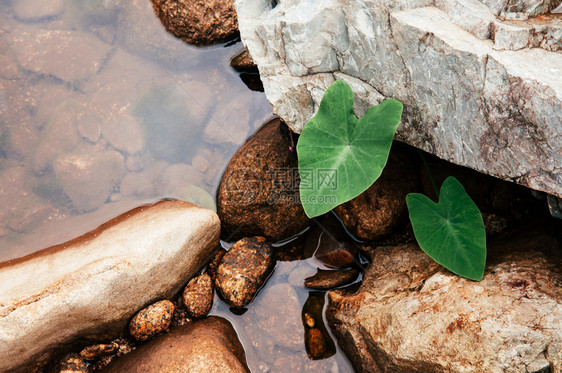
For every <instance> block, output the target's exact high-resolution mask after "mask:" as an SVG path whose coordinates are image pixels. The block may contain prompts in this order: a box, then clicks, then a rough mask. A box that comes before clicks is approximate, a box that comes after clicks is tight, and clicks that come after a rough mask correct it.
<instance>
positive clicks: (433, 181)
mask: <svg viewBox="0 0 562 373" xmlns="http://www.w3.org/2000/svg"><path fill="white" fill-rule="evenodd" d="M418 154H419V155H420V157H421V160H422V162H423V165H424V166H425V170H426V171H427V174H428V175H429V180H431V185H433V189H434V190H435V194H436V195H437V200H439V189H437V184H435V179H433V174H432V173H431V170H430V169H429V165H428V164H427V161H426V160H425V157H424V156H423V153H422V151H421V150H419V149H418Z"/></svg>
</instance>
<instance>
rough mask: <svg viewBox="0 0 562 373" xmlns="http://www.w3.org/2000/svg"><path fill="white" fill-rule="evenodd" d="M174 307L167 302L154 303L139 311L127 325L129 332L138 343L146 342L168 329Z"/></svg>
mask: <svg viewBox="0 0 562 373" xmlns="http://www.w3.org/2000/svg"><path fill="white" fill-rule="evenodd" d="M175 309H176V306H174V304H173V303H172V302H170V301H169V300H162V301H160V302H156V303H154V304H152V305H150V306H148V307H146V308H144V309H142V310H140V311H139V312H138V313H137V314H136V315H135V317H133V319H132V320H131V322H130V323H129V332H130V333H131V335H132V336H133V337H134V338H135V339H136V340H139V341H146V340H147V339H150V338H152V337H154V336H155V335H156V334H158V333H161V332H163V331H164V330H166V329H168V327H169V326H170V324H171V323H172V315H173V314H174V310H175Z"/></svg>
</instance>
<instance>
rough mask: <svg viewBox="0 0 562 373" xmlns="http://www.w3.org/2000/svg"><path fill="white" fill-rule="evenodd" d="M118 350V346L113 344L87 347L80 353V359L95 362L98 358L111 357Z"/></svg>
mask: <svg viewBox="0 0 562 373" xmlns="http://www.w3.org/2000/svg"><path fill="white" fill-rule="evenodd" d="M118 349H119V345H118V344H117V343H115V342H111V343H109V344H97V345H92V346H87V347H85V348H84V349H82V351H80V357H81V358H82V359H84V360H90V361H91V360H96V359H97V358H99V357H100V356H107V355H113V354H114V353H116V352H117V350H118Z"/></svg>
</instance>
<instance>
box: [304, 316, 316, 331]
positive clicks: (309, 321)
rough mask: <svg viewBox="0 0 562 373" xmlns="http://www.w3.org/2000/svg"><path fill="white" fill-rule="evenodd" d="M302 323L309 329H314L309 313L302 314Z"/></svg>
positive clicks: (312, 319) (312, 318)
mask: <svg viewBox="0 0 562 373" xmlns="http://www.w3.org/2000/svg"><path fill="white" fill-rule="evenodd" d="M304 322H305V323H306V325H307V326H308V327H309V328H314V323H315V322H314V317H312V315H311V314H310V313H305V314H304Z"/></svg>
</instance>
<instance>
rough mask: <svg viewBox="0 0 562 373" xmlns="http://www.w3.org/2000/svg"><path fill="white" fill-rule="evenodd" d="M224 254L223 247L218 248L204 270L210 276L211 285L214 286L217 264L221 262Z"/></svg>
mask: <svg viewBox="0 0 562 373" xmlns="http://www.w3.org/2000/svg"><path fill="white" fill-rule="evenodd" d="M224 254H226V250H225V249H223V248H220V249H218V250H217V252H216V253H215V255H213V258H212V259H211V261H210V262H209V264H208V265H207V269H206V270H205V272H206V273H208V274H209V276H211V280H212V284H213V286H215V279H216V277H217V270H218V269H219V265H220V264H221V262H222V258H223V257H224Z"/></svg>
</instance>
